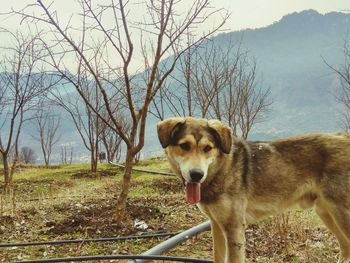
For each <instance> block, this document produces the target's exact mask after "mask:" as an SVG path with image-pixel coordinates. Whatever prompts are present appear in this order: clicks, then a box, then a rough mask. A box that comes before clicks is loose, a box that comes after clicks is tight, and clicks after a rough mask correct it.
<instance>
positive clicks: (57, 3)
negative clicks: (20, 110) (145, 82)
mask: <svg viewBox="0 0 350 263" xmlns="http://www.w3.org/2000/svg"><path fill="white" fill-rule="evenodd" d="M0 1H1V8H0V13H6V12H9V11H10V9H11V8H15V9H17V10H19V9H21V8H23V7H25V6H26V5H28V4H35V3H36V0H12V1H11V0H0ZM145 1H148V0H145ZM43 2H44V3H46V4H49V3H51V2H53V5H52V7H51V8H50V10H51V11H53V10H57V11H58V17H59V19H60V24H61V25H62V24H65V23H66V22H67V21H68V20H69V18H70V17H71V14H72V13H77V12H79V11H80V8H79V5H78V4H77V2H76V1H74V0H43ZM106 2H108V3H110V0H93V3H99V4H101V3H106ZM140 2H142V0H130V3H129V5H128V7H127V9H128V10H129V11H130V14H129V17H130V18H131V19H135V20H139V18H140V17H144V10H143V8H140V4H139V3H140ZM191 2H192V1H190V0H183V1H182V2H181V7H180V8H181V11H182V10H183V9H184V10H183V11H185V9H186V8H188V6H189V5H190V3H191ZM211 5H212V6H213V7H214V8H216V9H218V8H224V9H226V10H228V11H229V12H230V13H231V17H230V19H229V21H228V22H227V23H226V24H225V26H224V30H225V31H234V30H240V29H246V28H259V27H263V26H267V25H269V24H271V23H273V22H275V21H278V20H280V19H281V18H282V17H283V16H284V15H286V14H289V13H293V12H300V11H302V10H307V9H315V10H316V11H318V12H320V13H323V14H324V13H327V12H332V11H350V0H211ZM181 11H180V12H181ZM33 12H39V13H40V12H42V10H41V9H40V8H39V7H37V8H34V9H33ZM184 13H185V12H184ZM103 19H104V20H106V21H107V22H108V20H109V18H108V17H104V18H103ZM111 20H113V18H112V17H111ZM216 20H217V21H216ZM77 21H78V22H79V21H81V20H80V17H78V16H74V17H73V20H72V21H71V22H72V24H73V25H74V24H75V25H77V24H76V22H77ZM215 21H216V22H218V21H220V17H219V16H218V15H216V16H215V17H214V18H213V19H212V20H211V21H209V23H206V24H204V25H201V26H200V29H199V30H201V31H207V30H209V28H212V26H213V24H217V23H215ZM19 23H20V19H19V18H18V17H8V16H0V27H4V28H7V29H10V30H11V31H12V32H14V31H15V30H16V29H18V28H19V26H20V25H19ZM77 27H79V24H78V26H77ZM24 28H25V29H26V28H27V27H24ZM22 29H23V28H22ZM138 35H139V34H134V35H133V37H134V38H133V42H134V44H135V43H138V42H139V41H137V40H138V38H139V36H138ZM135 36H136V37H135ZM135 39H136V41H135ZM8 41H10V38H8V39H7V37H6V35H2V38H1V42H2V43H3V45H4V43H7V42H8ZM134 53H135V52H134ZM115 62H116V63H118V61H117V60H115ZM143 64H144V60H143V57H142V56H141V55H140V54H138V55H135V56H134V58H133V63H132V65H131V68H132V70H133V71H137V70H139V69H140V67H141V66H142V65H143ZM72 67H73V66H72Z"/></svg>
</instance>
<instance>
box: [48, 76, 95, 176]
mask: <svg viewBox="0 0 350 263" xmlns="http://www.w3.org/2000/svg"><path fill="white" fill-rule="evenodd" d="M80 83H81V86H82V89H84V91H83V92H84V96H86V98H88V99H89V101H90V103H91V104H93V105H94V106H95V107H96V108H98V104H99V103H100V98H99V97H98V96H97V95H96V94H95V93H94V92H93V89H91V88H90V86H91V85H94V84H93V82H90V81H89V80H88V79H86V78H84V79H83V78H81V80H80ZM51 96H52V97H53V98H54V100H53V102H54V103H55V104H56V105H58V106H60V107H62V108H63V109H64V110H65V111H66V112H67V113H68V114H69V116H70V118H71V120H72V121H73V123H74V126H75V127H76V130H77V132H78V134H79V135H80V138H81V139H82V142H83V144H84V146H85V148H86V149H87V150H88V151H89V153H90V171H91V172H92V173H96V172H97V166H98V160H99V141H100V135H101V128H100V125H101V122H100V121H99V119H98V117H97V116H96V114H95V113H94V112H93V111H92V110H91V108H89V107H88V106H87V105H86V104H85V103H84V101H82V100H81V98H80V96H79V95H77V94H72V93H71V92H69V91H67V90H66V89H64V87H62V86H60V87H58V88H57V89H55V90H54V91H53V92H52V93H51ZM64 151H66V149H64ZM64 156H67V154H66V153H65V154H64ZM66 162H67V161H66V157H65V163H66Z"/></svg>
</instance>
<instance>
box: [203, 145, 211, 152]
mask: <svg viewBox="0 0 350 263" xmlns="http://www.w3.org/2000/svg"><path fill="white" fill-rule="evenodd" d="M211 149H213V148H212V147H211V146H209V145H207V146H205V147H204V149H203V151H204V152H206V153H207V152H210V151H211Z"/></svg>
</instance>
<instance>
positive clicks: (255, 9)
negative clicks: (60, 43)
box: [0, 0, 350, 31]
mask: <svg viewBox="0 0 350 263" xmlns="http://www.w3.org/2000/svg"><path fill="white" fill-rule="evenodd" d="M51 1H52V0H49V1H46V2H48V3H50V2H51ZM186 1H188V0H186ZM186 1H184V2H186ZM35 2H36V1H35V0H12V1H11V0H1V9H0V10H1V11H0V12H1V13H2V12H6V11H8V10H10V8H11V7H16V8H20V7H22V6H24V5H26V4H29V3H35ZM44 2H45V1H44ZM54 2H55V5H56V6H57V7H58V8H59V10H60V11H61V12H66V13H70V12H71V11H72V9H74V7H73V6H74V5H72V2H73V0H54ZM130 2H133V1H130ZM211 3H212V5H213V6H214V7H217V8H219V7H223V8H226V9H228V10H229V11H230V12H231V18H230V21H229V23H227V25H226V28H227V29H228V30H230V31H231V30H239V29H245V28H257V27H262V26H266V25H269V24H271V23H272V22H274V21H277V20H279V19H280V18H281V17H282V16H284V15H286V14H288V13H292V12H296V11H302V10H306V9H315V10H317V11H318V12H320V13H327V12H331V11H346V10H348V11H349V10H350V0H212V1H211ZM17 25H18V21H15V20H12V19H6V20H5V21H4V20H3V19H2V18H1V17H0V26H2V27H4V26H5V27H11V28H13V27H16V26H17Z"/></svg>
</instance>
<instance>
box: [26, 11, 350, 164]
mask: <svg viewBox="0 0 350 263" xmlns="http://www.w3.org/2000/svg"><path fill="white" fill-rule="evenodd" d="M349 31H350V14H346V13H339V12H332V13H328V14H324V15H323V14H319V13H318V12H316V11H314V10H306V11H303V12H299V13H292V14H288V15H286V16H284V17H283V18H282V19H281V20H279V21H277V22H274V23H273V24H271V25H269V26H266V27H264V28H257V29H246V30H241V31H235V32H229V33H222V34H220V35H217V36H216V37H214V38H212V39H211V40H212V41H213V42H214V43H215V45H218V46H220V47H223V48H225V47H226V48H227V47H228V46H229V45H228V43H229V41H230V40H233V41H236V42H239V41H242V47H243V48H245V49H247V50H248V51H249V54H250V55H251V56H253V57H255V59H256V61H257V67H258V68H257V69H258V73H259V75H260V77H261V79H262V80H263V84H262V85H263V86H264V87H269V88H270V89H271V96H272V99H273V104H272V109H271V112H270V113H269V114H268V115H267V116H266V118H265V121H264V122H262V123H259V124H258V125H256V126H255V127H254V128H253V130H252V132H251V134H250V139H254V140H255V139H256V140H268V139H273V138H278V137H282V136H288V135H293V134H301V133H309V132H323V131H339V130H340V115H341V110H342V107H341V105H340V104H339V103H338V102H337V100H336V98H335V94H336V92H337V89H338V88H339V81H338V78H337V76H336V74H335V73H334V72H333V71H332V70H331V69H330V68H329V67H328V66H327V65H326V63H325V61H326V62H327V63H328V64H330V65H332V66H338V65H341V64H342V63H343V62H344V54H343V46H344V41H345V39H346V38H347V34H348V33H349ZM204 45H205V42H204ZM157 121H158V120H157V119H155V118H154V117H152V116H151V115H149V119H148V124H147V130H146V144H145V148H144V150H143V157H147V156H151V155H157V154H160V153H161V152H162V150H161V148H160V146H159V143H158V139H157V135H156V132H155V131H156V123H157ZM25 129H26V131H24V135H25V136H24V137H23V138H22V142H23V143H24V142H25V143H27V144H29V145H33V147H36V146H34V145H36V144H37V143H36V142H33V141H32V139H31V137H30V136H28V134H31V133H32V129H33V127H30V126H27V127H26V128H25ZM60 131H61V133H62V139H61V142H60V143H67V142H69V143H72V144H74V151H75V152H76V153H77V154H79V156H80V157H79V160H82V159H84V152H85V153H86V151H84V148H83V144H82V142H81V140H80V138H79V137H78V135H77V132H76V131H75V130H74V128H73V126H72V123H71V122H70V120H69V119H68V118H65V119H64V120H62V122H61V129H60ZM36 149H37V154H39V153H40V151H39V147H36ZM56 152H57V153H59V149H58V148H57V149H56ZM85 156H86V155H85ZM57 157H58V158H59V154H57Z"/></svg>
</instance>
